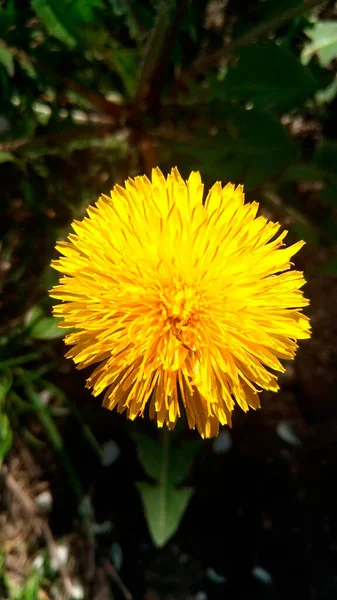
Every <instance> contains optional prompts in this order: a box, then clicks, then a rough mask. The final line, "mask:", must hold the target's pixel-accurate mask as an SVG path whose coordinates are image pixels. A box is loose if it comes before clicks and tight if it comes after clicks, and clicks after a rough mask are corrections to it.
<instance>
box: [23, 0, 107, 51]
mask: <svg viewBox="0 0 337 600" xmlns="http://www.w3.org/2000/svg"><path fill="white" fill-rule="evenodd" d="M32 6H33V8H34V10H35V12H36V14H37V15H38V17H39V19H40V21H41V23H43V25H44V26H45V28H46V30H47V31H48V33H49V34H50V35H52V36H54V37H55V38H57V39H58V40H60V41H61V42H62V43H63V44H65V45H66V46H67V47H68V48H70V49H72V48H74V47H75V46H76V45H77V44H78V43H85V41H86V36H87V34H88V33H89V34H90V33H91V34H92V31H91V29H92V28H95V26H97V25H100V23H99V22H98V16H99V15H100V11H102V10H103V7H104V5H103V2H102V0H81V2H74V1H73V0H32ZM97 9H98V10H97ZM96 11H97V12H96ZM102 35H105V30H104V29H103V28H102V30H101V32H99V30H98V31H97V35H96V36H95V38H93V36H92V35H90V43H91V44H92V42H93V39H95V40H96V43H97V44H99V42H100V37H101V36H102Z"/></svg>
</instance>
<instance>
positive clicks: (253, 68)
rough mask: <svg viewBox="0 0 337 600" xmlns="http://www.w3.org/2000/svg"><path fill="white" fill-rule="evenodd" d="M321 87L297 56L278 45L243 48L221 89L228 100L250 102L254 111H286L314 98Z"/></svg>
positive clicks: (256, 45)
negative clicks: (309, 98) (255, 109)
mask: <svg viewBox="0 0 337 600" xmlns="http://www.w3.org/2000/svg"><path fill="white" fill-rule="evenodd" d="M318 87H319V85H318V83H317V82H316V80H315V79H314V78H313V76H312V74H311V72H310V70H309V69H308V68H307V67H305V66H303V65H302V64H301V62H300V61H299V60H298V58H297V56H296V55H295V54H293V53H292V52H290V51H289V50H288V49H286V48H284V47H282V46H280V45H277V44H276V43H275V42H267V43H259V44H254V45H253V46H249V47H247V48H242V49H240V51H239V54H238V63H237V66H233V65H231V66H230V67H229V69H228V73H227V77H226V78H225V80H224V82H223V84H222V85H221V84H220V83H219V84H218V91H219V90H221V88H222V96H223V98H225V99H231V100H239V101H241V102H244V103H247V102H251V103H252V104H253V106H254V107H255V108H259V109H264V110H266V109H267V110H274V111H277V112H283V111H285V110H290V109H291V108H294V107H296V106H298V105H299V104H300V103H301V102H303V101H304V100H305V99H306V98H308V97H309V96H311V95H313V94H314V93H315V91H316V90H317V89H318Z"/></svg>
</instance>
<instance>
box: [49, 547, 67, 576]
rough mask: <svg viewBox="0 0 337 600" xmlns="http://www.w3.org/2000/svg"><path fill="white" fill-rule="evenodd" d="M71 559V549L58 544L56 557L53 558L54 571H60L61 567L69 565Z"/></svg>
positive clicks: (51, 564)
mask: <svg viewBox="0 0 337 600" xmlns="http://www.w3.org/2000/svg"><path fill="white" fill-rule="evenodd" d="M68 557H69V548H68V546H66V544H57V545H56V547H55V552H54V555H53V556H52V557H51V560H50V566H51V568H52V569H53V570H54V571H58V570H59V568H60V567H61V566H64V565H65V564H66V563H67V560H68Z"/></svg>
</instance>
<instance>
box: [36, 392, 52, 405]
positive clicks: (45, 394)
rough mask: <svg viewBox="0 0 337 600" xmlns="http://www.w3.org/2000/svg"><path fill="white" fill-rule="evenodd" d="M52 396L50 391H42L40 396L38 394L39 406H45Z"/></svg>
mask: <svg viewBox="0 0 337 600" xmlns="http://www.w3.org/2000/svg"><path fill="white" fill-rule="evenodd" d="M52 395H53V394H52V393H51V391H50V390H42V392H40V394H39V396H40V401H41V404H43V405H44V406H47V405H48V404H49V402H50V399H51V397H52Z"/></svg>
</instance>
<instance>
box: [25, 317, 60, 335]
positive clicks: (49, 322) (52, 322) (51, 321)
mask: <svg viewBox="0 0 337 600" xmlns="http://www.w3.org/2000/svg"><path fill="white" fill-rule="evenodd" d="M60 321H61V319H57V318H56V317H43V318H42V319H41V320H40V321H39V322H38V323H36V325H35V326H34V327H33V328H32V329H31V332H30V336H31V337H32V338H33V339H35V340H56V339H58V338H61V337H63V336H64V335H66V334H67V333H69V329H64V328H63V327H59V323H60Z"/></svg>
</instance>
